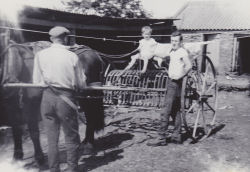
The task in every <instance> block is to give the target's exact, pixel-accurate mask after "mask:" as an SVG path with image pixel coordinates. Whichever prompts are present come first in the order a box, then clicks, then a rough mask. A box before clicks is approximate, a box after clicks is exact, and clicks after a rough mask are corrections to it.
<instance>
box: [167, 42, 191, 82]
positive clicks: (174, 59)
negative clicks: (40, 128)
mask: <svg viewBox="0 0 250 172" xmlns="http://www.w3.org/2000/svg"><path fill="white" fill-rule="evenodd" d="M191 68H192V63H191V61H190V59H189V57H188V53H187V51H186V50H185V49H184V48H182V47H181V48H179V49H177V50H171V52H170V62H169V69H168V75H169V77H170V78H171V79H175V80H178V79H181V78H182V77H183V76H184V75H186V74H187V72H188V71H189V70H190V69H191Z"/></svg>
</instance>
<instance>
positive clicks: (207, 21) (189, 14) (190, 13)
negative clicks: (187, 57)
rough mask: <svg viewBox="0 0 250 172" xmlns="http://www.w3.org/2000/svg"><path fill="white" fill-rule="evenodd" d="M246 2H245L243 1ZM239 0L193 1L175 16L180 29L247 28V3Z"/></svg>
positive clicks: (249, 17) (249, 25)
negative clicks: (232, 0)
mask: <svg viewBox="0 0 250 172" xmlns="http://www.w3.org/2000/svg"><path fill="white" fill-rule="evenodd" d="M245 3H246V2H245ZM245 3H244V2H241V1H239V2H238V1H235V2H215V1H206V2H204V1H203V2H201V1H193V2H189V3H187V4H186V6H185V8H182V10H181V11H179V12H178V14H177V15H176V16H175V18H177V19H180V20H177V21H175V25H176V26H177V28H178V29H180V30H249V29H250V9H249V4H247V3H246V4H245Z"/></svg>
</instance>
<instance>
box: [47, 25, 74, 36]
mask: <svg viewBox="0 0 250 172" xmlns="http://www.w3.org/2000/svg"><path fill="white" fill-rule="evenodd" d="M69 33H70V31H69V30H68V29H66V28H65V27H62V26H55V27H53V28H52V29H50V31H49V35H50V36H53V37H58V36H60V35H62V34H69Z"/></svg>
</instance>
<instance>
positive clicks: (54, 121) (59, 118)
mask: <svg viewBox="0 0 250 172" xmlns="http://www.w3.org/2000/svg"><path fill="white" fill-rule="evenodd" d="M55 91H56V92H57V93H58V94H61V95H63V96H66V97H67V98H69V99H70V100H72V101H73V102H74V98H73V92H70V91H65V90H61V89H56V90H54V91H52V90H51V89H50V88H48V89H46V90H44V92H43V98H42V103H41V114H42V117H43V121H44V127H45V128H46V130H47V137H48V138H47V139H48V161H49V168H50V171H51V172H59V171H60V165H59V164H60V162H59V149H58V141H59V133H60V126H62V129H63V132H64V136H65V147H66V151H67V164H68V170H69V171H70V172H76V171H77V168H78V146H79V144H80V137H79V134H78V121H77V113H76V111H75V110H74V109H73V108H71V107H70V106H69V105H68V104H67V103H66V102H65V101H64V100H62V99H61V98H60V97H59V96H58V95H57V94H55Z"/></svg>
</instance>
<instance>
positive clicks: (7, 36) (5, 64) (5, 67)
mask: <svg viewBox="0 0 250 172" xmlns="http://www.w3.org/2000/svg"><path fill="white" fill-rule="evenodd" d="M9 42H10V30H9V29H6V30H5V33H4V38H3V51H4V50H5V49H6V47H7V46H8V45H9ZM1 53H2V52H1ZM7 56H8V52H6V53H5V54H4V55H3V56H2V60H3V63H2V66H1V67H2V68H3V69H2V71H3V74H2V78H1V80H2V79H4V77H5V76H6V75H7V74H8V71H9V70H8V58H6V57H7Z"/></svg>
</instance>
